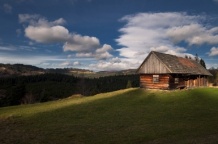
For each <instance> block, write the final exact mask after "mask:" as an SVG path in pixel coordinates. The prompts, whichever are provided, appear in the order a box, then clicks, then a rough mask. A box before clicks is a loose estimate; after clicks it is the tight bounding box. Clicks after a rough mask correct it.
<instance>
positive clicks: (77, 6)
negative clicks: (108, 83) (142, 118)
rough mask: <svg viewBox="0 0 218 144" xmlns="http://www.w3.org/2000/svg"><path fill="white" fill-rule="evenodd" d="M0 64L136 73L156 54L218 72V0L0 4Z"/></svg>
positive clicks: (13, 0)
mask: <svg viewBox="0 0 218 144" xmlns="http://www.w3.org/2000/svg"><path fill="white" fill-rule="evenodd" d="M0 22H1V25H0V63H11V64H14V63H23V64H31V65H35V66H38V67H42V68H69V67H74V68H83V69H91V70H94V71H101V70H121V69H132V68H138V66H139V65H140V64H141V63H142V61H143V60H144V59H145V57H146V56H147V55H148V53H149V52H150V51H152V50H155V51H159V52H163V53H168V54H175V55H178V56H185V55H188V56H194V55H195V54H196V53H197V54H198V56H199V57H201V58H203V59H204V60H205V62H206V65H207V68H210V67H218V0H187V1H186V0H0Z"/></svg>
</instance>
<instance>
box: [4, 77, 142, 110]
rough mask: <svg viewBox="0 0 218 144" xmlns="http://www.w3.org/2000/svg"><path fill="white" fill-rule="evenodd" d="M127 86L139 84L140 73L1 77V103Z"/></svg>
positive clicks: (40, 99) (95, 91) (44, 99)
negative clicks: (96, 75) (100, 75)
mask: <svg viewBox="0 0 218 144" xmlns="http://www.w3.org/2000/svg"><path fill="white" fill-rule="evenodd" d="M129 87H139V75H135V74H133V75H119V76H107V77H100V78H92V79H91V78H85V77H74V76H69V75H63V74H58V73H46V74H42V75H32V76H16V77H6V78H0V106H1V107H2V106H11V105H19V104H29V103H37V102H46V101H51V100H57V99H62V98H66V97H69V96H71V95H74V94H81V95H83V96H90V95H94V94H98V93H103V92H110V91H115V90H120V89H125V88H129Z"/></svg>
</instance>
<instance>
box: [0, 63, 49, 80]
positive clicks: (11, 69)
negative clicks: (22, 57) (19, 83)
mask: <svg viewBox="0 0 218 144" xmlns="http://www.w3.org/2000/svg"><path fill="white" fill-rule="evenodd" d="M44 73H45V70H44V69H42V68H38V67H36V66H32V65H24V64H0V77H7V76H28V75H38V74H44Z"/></svg>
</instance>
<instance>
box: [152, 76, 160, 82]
mask: <svg viewBox="0 0 218 144" xmlns="http://www.w3.org/2000/svg"><path fill="white" fill-rule="evenodd" d="M153 83H159V75H153Z"/></svg>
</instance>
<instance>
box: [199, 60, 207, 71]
mask: <svg viewBox="0 0 218 144" xmlns="http://www.w3.org/2000/svg"><path fill="white" fill-rule="evenodd" d="M200 64H201V65H202V66H203V67H204V68H205V69H206V64H205V62H204V60H203V59H201V60H200Z"/></svg>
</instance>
